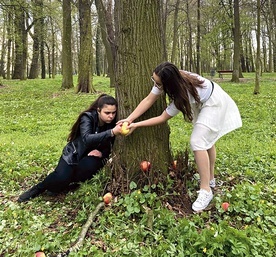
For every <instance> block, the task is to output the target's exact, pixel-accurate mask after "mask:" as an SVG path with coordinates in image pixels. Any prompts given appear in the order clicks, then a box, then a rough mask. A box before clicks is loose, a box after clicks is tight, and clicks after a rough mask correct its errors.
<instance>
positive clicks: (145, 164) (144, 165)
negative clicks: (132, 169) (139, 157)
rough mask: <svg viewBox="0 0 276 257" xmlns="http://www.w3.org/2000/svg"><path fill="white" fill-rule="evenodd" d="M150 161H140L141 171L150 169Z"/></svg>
mask: <svg viewBox="0 0 276 257" xmlns="http://www.w3.org/2000/svg"><path fill="white" fill-rule="evenodd" d="M150 166H151V165H150V162H148V161H142V162H141V163H140V169H141V170H142V171H149V170H150Z"/></svg>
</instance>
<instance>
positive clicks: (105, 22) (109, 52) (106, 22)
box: [95, 0, 116, 87]
mask: <svg viewBox="0 0 276 257" xmlns="http://www.w3.org/2000/svg"><path fill="white" fill-rule="evenodd" d="M95 5H96V8H97V13H98V18H99V24H100V27H101V34H102V41H103V44H104V47H105V52H106V58H107V63H108V76H109V77H110V86H111V87H113V86H114V85H115V70H114V69H115V58H116V57H115V55H116V53H115V52H116V47H115V32H114V22H113V15H112V10H113V8H112V6H113V1H112V0H107V1H106V6H105V5H104V3H103V1H102V0H95Z"/></svg>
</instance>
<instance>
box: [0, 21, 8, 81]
mask: <svg viewBox="0 0 276 257" xmlns="http://www.w3.org/2000/svg"><path fill="white" fill-rule="evenodd" d="M3 23H4V26H3V35H2V45H1V58H0V77H3V78H4V79H5V78H6V74H5V56H6V24H7V19H6V16H5V18H4V21H3Z"/></svg>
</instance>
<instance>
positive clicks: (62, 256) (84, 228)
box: [57, 202, 105, 257]
mask: <svg viewBox="0 0 276 257" xmlns="http://www.w3.org/2000/svg"><path fill="white" fill-rule="evenodd" d="M104 206H105V203H104V202H100V203H99V204H98V205H97V207H96V209H95V211H93V212H92V213H90V215H89V217H88V219H87V221H86V223H85V224H84V225H83V226H82V230H81V233H80V235H79V238H78V240H77V242H76V243H75V244H74V245H73V246H71V247H70V248H69V250H67V251H66V252H64V253H60V254H58V255H57V257H65V256H68V255H69V254H70V252H74V251H78V250H79V249H80V248H81V246H82V245H83V241H84V238H85V236H86V233H87V231H88V229H89V227H90V226H91V224H92V222H93V220H94V218H95V216H96V215H97V213H98V212H99V211H100V209H101V208H102V207H104Z"/></svg>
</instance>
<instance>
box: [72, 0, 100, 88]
mask: <svg viewBox="0 0 276 257" xmlns="http://www.w3.org/2000/svg"><path fill="white" fill-rule="evenodd" d="M79 23H80V53H79V65H78V70H79V71H78V89H77V92H82V93H89V92H95V91H96V90H95V89H94V88H93V87H92V79H93V77H92V29H91V5H90V0H79Z"/></svg>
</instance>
